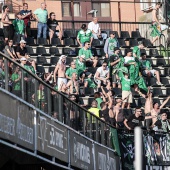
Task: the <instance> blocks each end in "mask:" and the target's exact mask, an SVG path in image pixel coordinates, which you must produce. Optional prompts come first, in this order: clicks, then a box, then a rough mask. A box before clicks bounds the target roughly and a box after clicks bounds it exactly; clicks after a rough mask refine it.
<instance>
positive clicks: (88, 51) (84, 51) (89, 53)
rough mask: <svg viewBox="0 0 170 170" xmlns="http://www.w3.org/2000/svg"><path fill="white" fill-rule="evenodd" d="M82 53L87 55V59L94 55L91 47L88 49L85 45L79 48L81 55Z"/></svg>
mask: <svg viewBox="0 0 170 170" xmlns="http://www.w3.org/2000/svg"><path fill="white" fill-rule="evenodd" d="M81 55H85V60H87V59H89V58H91V57H93V55H92V53H91V50H89V49H87V50H86V49H84V47H83V48H81V49H80V50H79V56H81Z"/></svg>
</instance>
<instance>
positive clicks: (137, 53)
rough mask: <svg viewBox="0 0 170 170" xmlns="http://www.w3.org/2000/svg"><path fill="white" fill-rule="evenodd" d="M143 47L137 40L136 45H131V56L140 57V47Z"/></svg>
mask: <svg viewBox="0 0 170 170" xmlns="http://www.w3.org/2000/svg"><path fill="white" fill-rule="evenodd" d="M143 48H144V45H143V42H142V41H139V42H138V46H135V47H133V57H137V58H138V59H140V57H141V49H143Z"/></svg>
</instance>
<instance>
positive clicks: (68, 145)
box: [67, 129, 71, 167]
mask: <svg viewBox="0 0 170 170" xmlns="http://www.w3.org/2000/svg"><path fill="white" fill-rule="evenodd" d="M67 137H68V140H67V149H68V167H71V152H70V148H71V146H70V130H69V129H68V130H67Z"/></svg>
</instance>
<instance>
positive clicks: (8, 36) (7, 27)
mask: <svg viewBox="0 0 170 170" xmlns="http://www.w3.org/2000/svg"><path fill="white" fill-rule="evenodd" d="M1 22H2V23H3V32H4V38H5V43H7V42H8V40H12V39H13V32H14V30H13V26H12V22H11V21H10V19H9V7H8V6H7V5H4V6H3V14H2V19H1Z"/></svg>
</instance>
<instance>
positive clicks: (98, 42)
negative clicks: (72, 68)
mask: <svg viewBox="0 0 170 170" xmlns="http://www.w3.org/2000/svg"><path fill="white" fill-rule="evenodd" d="M91 46H92V47H96V48H101V47H103V44H100V40H99V39H93V41H92V44H91Z"/></svg>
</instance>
